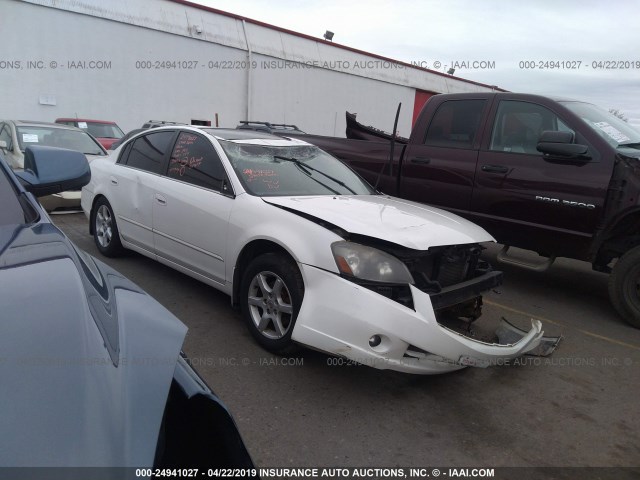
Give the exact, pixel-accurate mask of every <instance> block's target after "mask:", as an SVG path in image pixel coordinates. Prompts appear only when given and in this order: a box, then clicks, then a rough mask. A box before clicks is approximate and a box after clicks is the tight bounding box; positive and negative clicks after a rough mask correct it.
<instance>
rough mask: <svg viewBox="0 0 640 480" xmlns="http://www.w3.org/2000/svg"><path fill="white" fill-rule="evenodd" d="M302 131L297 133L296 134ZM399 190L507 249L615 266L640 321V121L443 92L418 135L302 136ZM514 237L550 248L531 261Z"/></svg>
mask: <svg viewBox="0 0 640 480" xmlns="http://www.w3.org/2000/svg"><path fill="white" fill-rule="evenodd" d="M292 136H293V135H292ZM300 138H301V139H304V140H305V141H307V142H310V143H313V144H315V145H318V146H319V147H321V148H322V149H324V150H326V151H328V152H330V153H331V154H333V155H334V156H336V157H338V158H339V159H341V160H343V161H344V162H345V163H347V164H349V165H350V166H351V167H352V168H353V169H354V170H356V171H357V172H358V173H359V174H360V175H362V176H363V177H364V178H366V179H367V180H368V181H369V182H371V183H372V184H373V185H376V184H377V185H378V188H379V189H380V190H381V191H383V192H385V193H387V194H390V195H395V196H398V197H401V198H406V199H409V200H414V201H417V202H423V203H428V204H430V205H436V206H438V207H442V208H444V209H446V210H449V211H451V212H454V213H457V214H459V215H461V216H463V217H466V218H468V219H470V220H472V221H473V222H475V223H477V224H479V225H482V226H483V227H484V228H485V229H487V230H488V231H489V232H490V233H491V234H492V235H493V236H494V237H496V239H497V240H498V241H499V242H500V243H502V244H503V245H505V249H503V251H502V252H501V254H500V259H501V260H502V261H506V262H510V263H516V264H520V265H521V266H523V267H528V268H532V269H536V270H544V269H545V268H546V267H548V266H549V265H551V263H552V262H553V260H554V259H555V258H556V257H568V258H575V259H579V260H585V261H588V262H590V263H591V264H592V265H593V269H594V270H597V271H600V272H607V273H610V274H611V275H610V280H609V294H610V297H611V301H612V303H613V305H614V306H615V308H616V310H617V311H618V312H619V313H620V314H621V315H622V317H623V318H625V319H626V320H627V321H628V322H629V323H630V324H632V325H634V326H635V327H639V328H640V199H639V195H640V133H639V132H638V131H636V130H635V129H633V128H631V127H630V126H629V125H628V124H627V123H625V122H624V121H622V120H620V119H619V118H617V117H615V116H613V115H611V114H610V113H609V112H607V111H606V110H604V109H601V108H599V107H596V106H595V105H592V104H589V103H584V102H579V101H574V100H562V99H551V98H547V97H542V96H537V95H525V94H515V93H470V94H445V95H435V96H433V97H432V98H431V99H430V100H429V101H428V102H427V103H426V105H425V106H424V108H423V110H422V112H421V113H420V116H419V117H418V119H417V121H416V124H415V125H414V127H413V131H412V132H411V138H410V139H409V142H408V143H407V144H404V143H396V144H395V148H394V158H393V160H391V158H390V142H389V141H380V142H377V141H368V140H351V139H343V138H334V137H323V136H316V135H304V136H300ZM508 246H515V247H520V248H524V249H528V250H533V251H535V252H538V253H539V254H540V255H542V256H544V257H546V258H548V260H547V261H544V262H542V263H539V264H527V263H524V262H522V261H520V260H517V259H515V258H513V257H511V256H509V255H508V253H507V251H508Z"/></svg>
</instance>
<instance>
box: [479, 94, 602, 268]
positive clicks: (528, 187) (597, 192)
mask: <svg viewBox="0 0 640 480" xmlns="http://www.w3.org/2000/svg"><path fill="white" fill-rule="evenodd" d="M543 103H544V104H543ZM554 105H555V102H553V101H551V100H546V99H541V100H540V101H539V102H535V101H532V100H524V99H520V98H518V97H513V98H510V97H508V96H507V97H502V98H501V99H500V101H499V102H496V104H495V105H494V107H493V109H492V110H493V111H492V118H493V121H492V125H491V129H489V130H488V131H487V133H486V136H485V139H484V141H483V145H482V148H481V150H480V154H479V161H478V169H477V173H476V185H475V189H474V191H473V197H472V208H471V210H472V212H473V216H472V217H471V218H472V220H474V221H476V222H477V223H480V224H481V225H483V226H484V227H485V228H487V230H488V231H489V232H490V233H492V234H493V235H494V236H495V237H496V238H497V239H498V241H500V242H502V243H506V244H509V245H515V246H519V247H522V248H529V249H532V250H536V251H538V252H541V253H543V254H549V255H550V254H554V255H568V256H575V255H576V252H577V251H579V250H582V249H584V248H586V246H587V245H588V242H589V241H590V238H591V235H592V234H593V232H594V231H595V230H596V227H597V222H598V219H599V217H600V215H601V214H602V208H603V201H604V198H605V191H606V186H607V181H608V178H609V177H608V176H609V168H608V167H607V165H605V164H604V163H603V162H602V161H601V158H600V154H599V152H598V151H596V150H595V149H594V147H593V146H590V145H589V144H588V142H587V140H586V139H585V138H584V137H583V136H582V135H581V134H580V132H578V131H575V130H574V128H572V126H570V125H571V124H572V123H573V122H572V120H573V119H567V118H566V114H564V115H565V117H564V118H563V116H561V114H562V113H563V111H562V110H561V109H558V108H557V107H554ZM545 130H551V131H569V132H572V133H573V134H574V138H575V142H576V143H580V144H586V145H588V146H589V154H590V155H591V159H590V160H582V161H576V160H575V159H574V160H558V159H555V160H553V159H548V158H545V157H543V155H542V153H540V152H538V151H537V149H536V145H537V143H538V139H539V137H540V134H541V132H542V131H545Z"/></svg>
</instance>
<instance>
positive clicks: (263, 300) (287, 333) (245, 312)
mask: <svg viewBox="0 0 640 480" xmlns="http://www.w3.org/2000/svg"><path fill="white" fill-rule="evenodd" d="M303 297H304V282H303V280H302V275H301V274H300V270H299V269H298V266H297V265H296V264H295V262H294V261H293V260H292V259H291V258H290V257H287V256H285V255H283V254H280V253H266V254H264V255H260V256H259V257H256V258H255V259H253V261H251V263H250V264H249V266H248V267H247V269H246V270H245V271H244V272H243V274H242V282H241V284H240V308H241V310H242V316H243V318H244V320H245V322H246V324H247V327H248V328H249V332H251V335H252V336H253V337H254V338H255V339H256V341H257V342H258V343H259V344H260V345H262V347H264V348H265V349H266V350H269V351H270V352H273V353H276V354H279V355H283V354H289V353H292V352H293V351H295V350H297V347H296V345H295V343H294V342H293V340H291V334H292V333H293V327H294V325H295V323H296V318H297V316H298V312H299V311H300V306H301V305H302V299H303Z"/></svg>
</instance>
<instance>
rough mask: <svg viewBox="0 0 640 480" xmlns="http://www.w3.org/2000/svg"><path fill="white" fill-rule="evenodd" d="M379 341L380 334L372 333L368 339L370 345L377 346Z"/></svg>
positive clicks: (380, 341) (380, 339)
mask: <svg viewBox="0 0 640 480" xmlns="http://www.w3.org/2000/svg"><path fill="white" fill-rule="evenodd" d="M381 343H382V338H380V335H374V336H372V337H371V338H370V339H369V346H370V347H377V346H378V345H380V344H381Z"/></svg>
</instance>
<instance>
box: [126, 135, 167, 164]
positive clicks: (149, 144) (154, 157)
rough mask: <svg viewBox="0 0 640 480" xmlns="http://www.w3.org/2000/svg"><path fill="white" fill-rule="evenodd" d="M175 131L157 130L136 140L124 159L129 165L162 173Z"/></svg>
mask: <svg viewBox="0 0 640 480" xmlns="http://www.w3.org/2000/svg"><path fill="white" fill-rule="evenodd" d="M173 135H174V132H173V131H164V132H155V133H150V134H149V135H144V136H142V137H139V138H137V139H136V140H134V142H133V145H132V147H131V151H130V152H129V156H128V157H127V158H124V155H123V157H122V160H123V162H122V163H124V161H126V164H127V166H129V167H133V168H139V169H140V170H146V171H147V172H151V173H162V163H163V160H164V157H165V154H166V152H167V151H168V150H169V147H170V144H171V140H172V138H173Z"/></svg>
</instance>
